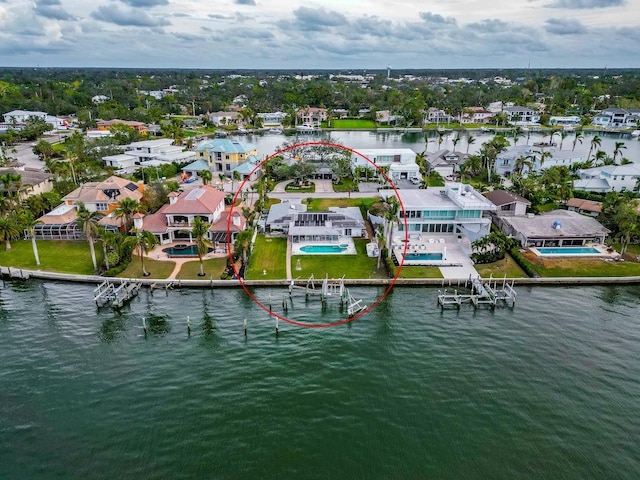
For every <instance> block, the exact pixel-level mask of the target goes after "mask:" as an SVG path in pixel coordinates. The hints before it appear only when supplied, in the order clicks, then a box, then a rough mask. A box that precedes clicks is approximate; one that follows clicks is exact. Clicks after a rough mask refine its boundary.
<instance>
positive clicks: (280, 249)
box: [244, 235, 287, 280]
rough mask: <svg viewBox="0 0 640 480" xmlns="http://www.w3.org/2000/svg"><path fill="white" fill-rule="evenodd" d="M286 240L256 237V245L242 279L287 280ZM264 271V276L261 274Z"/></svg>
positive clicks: (262, 236)
mask: <svg viewBox="0 0 640 480" xmlns="http://www.w3.org/2000/svg"><path fill="white" fill-rule="evenodd" d="M286 263H287V239H286V238H280V237H273V238H267V237H265V236H264V235H258V236H257V237H256V243H255V246H254V249H253V253H252V255H251V260H250V261H249V268H247V270H246V272H245V274H244V278H245V279H247V280H284V279H286V278H287V265H286ZM264 270H266V272H267V273H266V274H265V275H263V274H262V272H263V271H264Z"/></svg>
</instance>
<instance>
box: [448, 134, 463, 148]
mask: <svg viewBox="0 0 640 480" xmlns="http://www.w3.org/2000/svg"><path fill="white" fill-rule="evenodd" d="M460 140H462V139H461V138H460V135H459V134H458V135H456V136H455V137H454V138H453V140H451V143H452V144H453V151H454V152H455V151H456V145H458V143H460Z"/></svg>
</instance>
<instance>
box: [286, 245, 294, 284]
mask: <svg viewBox="0 0 640 480" xmlns="http://www.w3.org/2000/svg"><path fill="white" fill-rule="evenodd" d="M285 261H286V262H287V265H286V268H287V280H291V279H292V278H293V276H292V275H291V242H290V241H289V237H287V259H286V260H285Z"/></svg>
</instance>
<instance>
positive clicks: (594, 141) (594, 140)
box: [587, 135, 602, 161]
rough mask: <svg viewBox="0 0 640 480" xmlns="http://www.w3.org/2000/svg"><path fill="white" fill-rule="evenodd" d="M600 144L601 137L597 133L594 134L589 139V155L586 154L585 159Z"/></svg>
mask: <svg viewBox="0 0 640 480" xmlns="http://www.w3.org/2000/svg"><path fill="white" fill-rule="evenodd" d="M600 145H602V139H601V138H600V137H599V136H598V135H594V136H593V138H592V139H591V147H589V155H587V161H588V160H589V159H590V158H591V153H592V152H593V151H594V150H595V149H596V148H600Z"/></svg>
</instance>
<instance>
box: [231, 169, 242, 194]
mask: <svg viewBox="0 0 640 480" xmlns="http://www.w3.org/2000/svg"><path fill="white" fill-rule="evenodd" d="M241 180H242V177H241V176H240V172H238V171H235V170H234V171H233V173H232V174H231V192H233V188H234V181H238V182H239V181H241Z"/></svg>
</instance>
